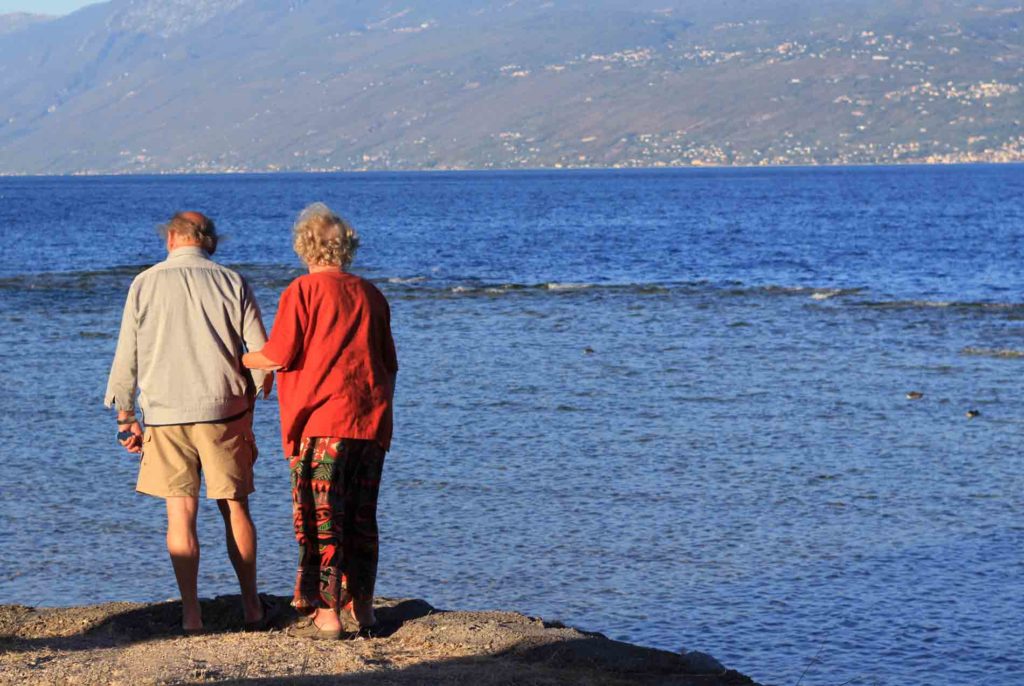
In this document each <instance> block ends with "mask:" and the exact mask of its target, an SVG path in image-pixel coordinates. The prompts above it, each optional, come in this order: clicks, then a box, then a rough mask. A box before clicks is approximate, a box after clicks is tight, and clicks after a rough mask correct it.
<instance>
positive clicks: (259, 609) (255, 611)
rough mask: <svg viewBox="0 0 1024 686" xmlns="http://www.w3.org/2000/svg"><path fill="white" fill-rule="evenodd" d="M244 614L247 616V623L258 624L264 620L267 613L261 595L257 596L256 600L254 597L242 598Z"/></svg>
mask: <svg viewBox="0 0 1024 686" xmlns="http://www.w3.org/2000/svg"><path fill="white" fill-rule="evenodd" d="M242 615H243V616H244V618H245V623H246V624H258V623H259V622H262V621H263V618H264V616H265V615H266V608H264V607H263V601H262V600H260V597H259V596H256V599H255V601H254V600H252V599H246V598H243V599H242Z"/></svg>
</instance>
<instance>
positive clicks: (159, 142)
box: [0, 0, 1024, 174]
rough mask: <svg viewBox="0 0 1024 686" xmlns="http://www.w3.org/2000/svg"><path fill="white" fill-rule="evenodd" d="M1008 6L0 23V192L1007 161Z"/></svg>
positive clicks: (405, 7)
mask: <svg viewBox="0 0 1024 686" xmlns="http://www.w3.org/2000/svg"><path fill="white" fill-rule="evenodd" d="M1022 29H1024V6H1022V5H1021V3H1020V0H971V1H964V0H847V1H846V2H839V1H837V0H817V1H811V0H782V1H773V0H586V1H583V0H429V1H428V0H404V1H394V2H393V1H390V0H382V1H376V2H374V1H369V0H111V1H110V2H105V3H100V4H96V5H92V6H89V7H86V8H84V9H81V10H79V11H77V12H74V13H72V14H70V15H67V16H63V17H57V18H55V17H45V16H37V15H26V14H17V15H0V174H69V173H163V172H237V171H280V170H285V171H300V170H301V171H308V170H365V169H463V168H478V169H479V168H550V167H649V166H655V167H657V166H688V165H787V164H878V163H912V162H913V163H921V162H925V163H927V162H977V161H984V162H1006V161H1024V129H1022V126H1021V123H1022V120H1024V92H1022V89H1024V40H1022Z"/></svg>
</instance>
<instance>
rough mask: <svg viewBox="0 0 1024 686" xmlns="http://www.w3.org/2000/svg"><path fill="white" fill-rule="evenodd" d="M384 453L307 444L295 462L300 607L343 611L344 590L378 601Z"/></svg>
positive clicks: (323, 442) (351, 444)
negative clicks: (379, 500) (379, 495)
mask: <svg viewBox="0 0 1024 686" xmlns="http://www.w3.org/2000/svg"><path fill="white" fill-rule="evenodd" d="M383 468H384V450H383V449H382V448H381V447H380V446H379V445H378V444H377V443H376V442H375V441H361V440H355V439H351V438H334V437H317V438H303V439H302V444H301V446H300V448H299V454H298V456H296V457H293V458H292V459H291V477H292V515H293V519H294V523H295V538H296V540H297V541H298V543H299V570H298V574H297V575H296V578H295V598H294V600H293V601H292V605H293V606H295V607H297V608H319V607H323V608H327V607H329V608H334V609H336V610H338V609H340V608H339V607H338V605H339V602H338V601H339V599H341V597H342V594H343V592H344V591H347V592H348V593H349V594H350V595H352V596H353V597H356V598H372V597H373V587H374V583H375V582H376V580H377V549H378V542H377V540H378V539H377V493H378V491H379V490H380V476H381V472H382V470H383Z"/></svg>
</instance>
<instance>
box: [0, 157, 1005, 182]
mask: <svg viewBox="0 0 1024 686" xmlns="http://www.w3.org/2000/svg"><path fill="white" fill-rule="evenodd" d="M1013 166H1018V167H1019V166H1024V158H1022V159H1010V160H969V161H961V162H927V161H923V160H908V161H906V162H882V161H877V162H820V163H815V164H811V163H793V164H677V165H673V164H665V165H647V166H631V165H623V166H600V165H594V166H561V167H555V166H549V167H433V168H415V167H409V168H404V167H403V168H395V169H377V168H349V169H246V170H234V169H202V170H199V169H193V170H185V169H177V170H175V169H163V170H157V169H153V170H148V171H116V170H107V171H102V170H98V169H94V170H81V171H72V172H51V173H36V172H0V179H108V178H109V179H124V178H132V177H137V178H172V177H210V178H215V177H225V178H238V177H247V176H251V177H266V176H353V177H361V176H388V175H393V176H417V175H423V176H441V175H445V174H449V175H473V174H517V173H522V174H548V173H561V172H595V173H600V172H611V173H621V172H636V173H643V172H665V171H690V172H699V171H731V170H734V171H737V172H750V171H779V172H784V171H799V170H825V171H829V170H831V171H835V170H840V169H855V170H866V171H870V170H872V169H944V168H945V169H953V168H960V167H966V168H978V167H1013Z"/></svg>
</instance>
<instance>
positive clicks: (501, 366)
mask: <svg viewBox="0 0 1024 686" xmlns="http://www.w3.org/2000/svg"><path fill="white" fill-rule="evenodd" d="M1021 198H1024V168H1022V167H1020V166H1004V167H957V168H899V169H830V170H819V169H815V170H775V171H768V170H765V171H761V170H730V171H706V170H701V171H664V172H662V171H659V172H629V173H619V172H562V173H507V174H504V173H486V174H485V173H474V174H382V175H296V176H246V177H201V178H200V177H159V178H157V177H149V178H62V179H47V178H38V179H0V368H2V369H3V391H4V392H3V400H2V410H3V411H2V412H0V603H23V604H31V605H70V604H78V603H87V602H100V601H107V600H120V599H129V600H156V599H164V598H168V597H173V596H174V595H175V593H176V590H175V586H174V581H173V577H172V575H171V571H170V565H169V564H167V562H166V558H165V553H164V551H163V539H162V531H163V523H162V517H163V515H162V504H161V503H160V502H159V501H155V500H152V499H149V498H146V497H144V496H140V495H136V494H134V493H133V486H134V478H135V471H136V468H137V467H136V462H135V460H134V459H133V458H131V457H128V456H126V455H125V454H124V453H122V452H120V451H119V449H118V448H117V446H115V445H114V443H113V440H112V433H113V431H114V426H113V420H112V417H111V414H110V413H109V412H108V411H106V410H105V409H104V408H103V407H102V405H101V400H102V395H103V389H104V386H105V382H106V374H107V370H108V367H109V364H110V360H111V357H112V355H113V349H114V345H115V338H114V337H115V335H116V331H117V325H118V318H119V316H120V312H121V305H122V303H123V298H124V295H125V292H126V289H127V287H128V284H129V283H130V281H131V279H132V277H133V275H134V274H135V273H137V272H138V271H139V270H140V269H142V268H144V267H145V266H148V265H150V264H152V263H153V262H155V261H158V260H160V259H162V257H163V253H162V246H161V245H160V242H159V240H158V239H157V238H156V235H155V233H154V231H153V227H154V226H155V225H156V224H157V223H159V222H160V221H162V220H165V219H166V218H167V217H168V216H169V215H170V214H171V213H173V212H174V211H175V210H177V209H181V208H196V209H201V210H203V211H206V212H207V213H208V214H210V215H211V216H213V217H214V218H215V219H217V220H218V223H219V226H220V229H221V232H222V233H223V234H226V235H227V236H228V239H227V240H225V241H224V242H223V244H222V247H221V250H220V252H219V253H218V256H217V257H218V259H220V260H221V261H222V262H224V263H226V264H229V265H232V266H234V267H236V268H237V269H239V270H240V271H241V272H242V273H244V274H245V275H246V276H247V277H248V278H249V279H250V280H251V281H252V283H253V284H254V286H255V288H256V291H257V295H258V297H259V299H260V301H261V303H262V305H263V307H264V313H265V316H266V319H267V323H268V325H269V324H270V322H271V321H272V320H273V314H274V309H275V306H276V300H277V296H278V295H279V293H280V291H281V290H282V288H283V287H284V286H285V285H286V284H287V283H288V282H289V280H290V279H292V278H293V277H294V276H295V275H297V274H298V273H299V264H298V262H297V260H296V259H295V257H294V255H293V254H292V253H291V249H290V235H289V231H290V229H289V227H290V224H291V221H292V219H293V218H294V216H295V215H296V213H297V212H298V210H300V209H301V208H302V207H303V206H304V205H305V204H306V203H308V202H311V201H314V200H324V201H326V202H328V203H329V204H331V205H333V206H334V207H336V209H338V210H339V211H341V212H342V213H343V214H345V215H347V216H348V217H349V218H350V219H351V220H352V221H353V222H354V224H355V225H356V227H357V228H358V229H359V231H360V232H361V235H362V239H363V247H362V248H361V250H360V253H359V255H358V256H357V260H356V264H355V266H354V268H353V270H354V271H356V272H358V273H361V274H363V275H365V276H367V277H369V278H371V279H374V280H375V281H376V282H377V283H378V284H379V285H380V286H381V287H382V289H383V290H384V292H385V293H386V295H387V296H388V298H389V299H390V301H391V303H392V309H393V315H394V330H395V336H396V340H397V344H398V348H399V356H400V360H401V364H402V371H401V373H400V375H399V392H398V398H397V410H396V427H397V430H396V438H395V443H394V447H393V450H392V452H391V454H390V455H389V457H388V462H387V466H386V468H385V482H384V487H383V493H382V501H381V519H382V529H383V541H382V559H381V571H380V580H379V585H378V592H379V593H380V594H381V595H386V596H392V597H422V598H425V599H427V600H428V601H430V602H431V603H433V604H434V605H436V606H439V607H450V608H466V609H468V608H501V609H516V610H520V611H523V612H527V613H531V614H538V615H543V616H545V617H547V618H549V619H561V620H563V621H565V622H567V623H570V624H574V625H578V626H582V627H584V628H587V629H592V630H597V631H602V632H604V633H606V634H608V635H610V636H612V637H615V638H621V639H625V640H630V641H633V642H637V643H641V644H646V645H652V646H657V647H662V648H666V649H669V650H678V649H680V648H681V647H685V648H687V649H697V650H702V651H706V652H709V653H712V654H713V655H715V656H716V657H718V658H719V659H720V660H721V661H723V662H724V663H725V664H726V665H728V666H729V667H732V668H734V669H738V670H740V671H743V672H745V673H747V674H749V675H750V676H752V677H753V678H755V679H756V680H758V681H760V682H762V683H765V684H787V685H792V684H795V683H796V682H797V681H798V680H800V679H801V675H802V681H801V682H800V683H801V684H803V685H805V686H813V685H822V686H825V685H829V686H837V685H838V684H843V683H849V684H900V685H906V684H929V685H935V684H958V685H959V684H975V683H992V684H1024V620H1022V617H1024V524H1022V519H1021V518H1022V513H1024V458H1022V451H1021V448H1022V437H1024V393H1022V392H1021V387H1022V383H1021V377H1022V372H1024V203H1022V200H1021ZM911 390H916V391H920V392H923V393H924V397H923V398H922V399H921V400H916V401H911V400H907V399H906V397H905V394H906V393H907V392H908V391H911ZM969 409H974V410H979V411H980V412H981V414H980V416H978V417H977V418H975V419H970V420H969V419H967V418H966V417H965V412H966V411H967V410H969ZM257 422H258V428H257V437H258V439H259V442H260V445H261V447H262V450H263V455H262V456H261V458H260V460H259V462H258V463H257V488H258V492H257V493H256V494H255V495H254V497H253V509H254V513H255V517H256V520H257V523H258V525H259V527H260V565H261V569H260V577H261V585H262V587H263V589H264V590H267V591H271V592H275V593H282V594H286V593H288V592H290V588H291V584H292V580H293V569H294V563H295V553H294V549H293V544H292V539H291V532H290V522H291V519H290V514H289V506H290V504H289V498H288V493H287V492H288V484H287V474H286V466H285V464H284V462H283V460H281V459H280V456H279V455H278V452H279V447H278V446H279V442H278V434H277V429H278V427H277V412H276V407H275V406H274V404H272V403H267V404H264V405H261V406H260V408H259V410H258V415H257ZM201 520H202V521H201V537H202V538H203V541H204V543H205V548H204V557H203V562H202V572H201V574H202V576H201V582H200V583H201V590H202V592H203V593H204V594H207V595H214V594H217V593H229V592H233V589H234V581H233V576H232V573H231V569H230V566H229V565H228V563H227V561H226V556H225V554H224V551H223V543H222V541H221V534H220V524H219V518H218V516H217V514H216V508H214V507H211V506H210V505H209V504H205V505H204V509H203V510H202V512H201Z"/></svg>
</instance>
